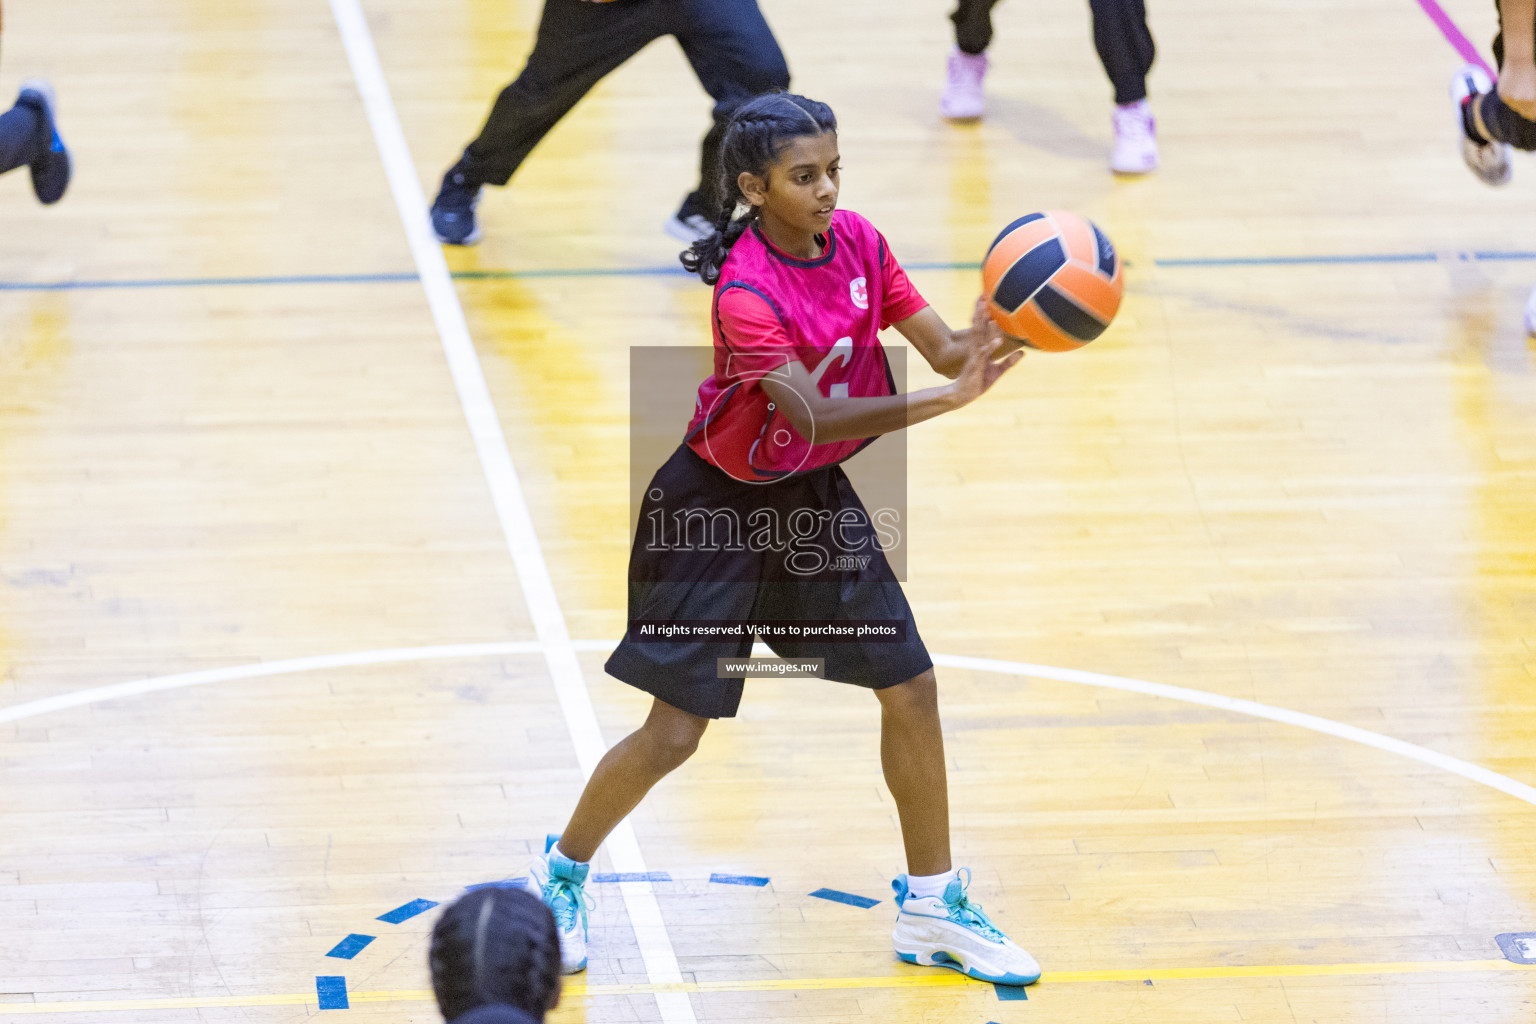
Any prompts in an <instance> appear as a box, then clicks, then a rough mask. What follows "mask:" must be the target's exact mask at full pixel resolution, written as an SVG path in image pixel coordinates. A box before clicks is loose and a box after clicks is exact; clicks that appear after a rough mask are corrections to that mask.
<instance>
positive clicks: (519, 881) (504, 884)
mask: <svg viewBox="0 0 1536 1024" xmlns="http://www.w3.org/2000/svg"><path fill="white" fill-rule="evenodd" d="M527 884H528V876H527V875H519V876H518V877H516V878H503V879H502V880H501V881H499V882H476V883H475V884H474V885H466V886H465V887H464V891H465V892H474V891H475V890H476V889H521V888H522V887H523V886H525V885H527Z"/></svg>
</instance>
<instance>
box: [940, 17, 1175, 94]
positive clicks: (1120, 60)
mask: <svg viewBox="0 0 1536 1024" xmlns="http://www.w3.org/2000/svg"><path fill="white" fill-rule="evenodd" d="M997 4H998V0H960V6H959V7H958V8H957V9H956V10H955V13H954V14H951V15H950V16H949V19H950V20H951V21H953V22H954V23H955V43H956V45H958V46H959V47H960V49H961V50H962V51H964V52H965V53H980V52H981V51H983V50H985V49H986V48H987V44H988V43H990V42H991V41H992V8H993V7H996V6H997ZM1088 7H1089V10H1090V11H1091V12H1092V13H1093V46H1094V49H1096V50H1098V51H1099V61H1100V63H1102V64H1103V65H1104V73H1105V74H1107V75H1108V76H1109V80H1110V82H1111V83H1113V84H1114V87H1115V102H1116V103H1135V102H1136V101H1137V100H1141V99H1145V98H1146V96H1147V72H1148V71H1151V70H1152V60H1153V58H1155V57H1156V56H1157V48H1156V46H1154V45H1153V42H1152V30H1151V29H1149V28H1147V5H1146V3H1145V2H1144V0H1088Z"/></svg>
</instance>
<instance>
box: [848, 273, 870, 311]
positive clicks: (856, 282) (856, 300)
mask: <svg viewBox="0 0 1536 1024" xmlns="http://www.w3.org/2000/svg"><path fill="white" fill-rule="evenodd" d="M848 295H849V296H850V297H851V298H852V299H853V304H854V305H855V306H858V307H859V308H860V309H868V308H869V288H868V287H866V286H865V282H864V279H863V278H862V277H856V278H854V279H853V280H852V281H849V282H848Z"/></svg>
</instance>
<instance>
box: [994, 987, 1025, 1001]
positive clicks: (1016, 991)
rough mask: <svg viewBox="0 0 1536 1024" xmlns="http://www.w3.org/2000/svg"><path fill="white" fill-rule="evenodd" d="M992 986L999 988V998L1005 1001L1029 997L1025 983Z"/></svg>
mask: <svg viewBox="0 0 1536 1024" xmlns="http://www.w3.org/2000/svg"><path fill="white" fill-rule="evenodd" d="M992 987H993V988H995V989H997V998H999V999H1001V1000H1003V1001H1004V1002H1011V1001H1013V1000H1016V999H1028V998H1029V993H1028V992H1025V991H1024V986H1023V985H993V986H992Z"/></svg>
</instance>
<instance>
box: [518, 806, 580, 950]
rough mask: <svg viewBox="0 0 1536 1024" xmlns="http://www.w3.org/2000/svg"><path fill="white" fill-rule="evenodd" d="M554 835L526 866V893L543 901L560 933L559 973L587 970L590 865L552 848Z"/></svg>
mask: <svg viewBox="0 0 1536 1024" xmlns="http://www.w3.org/2000/svg"><path fill="white" fill-rule="evenodd" d="M559 839H560V837H559V836H557V835H551V836H546V837H545V839H544V856H542V857H540V858H539V859H538V860H536V861H534V862H533V863H532V864H530V865H529V866H528V891H529V892H531V893H533V894H534V895H535V896H537V897H539V899H541V900H543V901H544V905H545V906H547V907H548V908H549V909H550V910H551V911H552V912H553V913H554V915H555V925H556V927H557V928H558V929H559V931H560V970H561V972H562V973H565V974H575V973H576V972H578V971H584V970H586V969H587V908H588V907H589V906H591V900H590V899H589V898H588V897H587V893H586V888H585V886H586V882H587V872H589V871H591V870H592V865H591V864H582V863H579V862H577V861H574V860H571V858H569V857H567V856H566V855H565V854H563V853H561V852H560V850H559V849H558V848H556V846H555V843H556V842H557V841H558V840H559Z"/></svg>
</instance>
